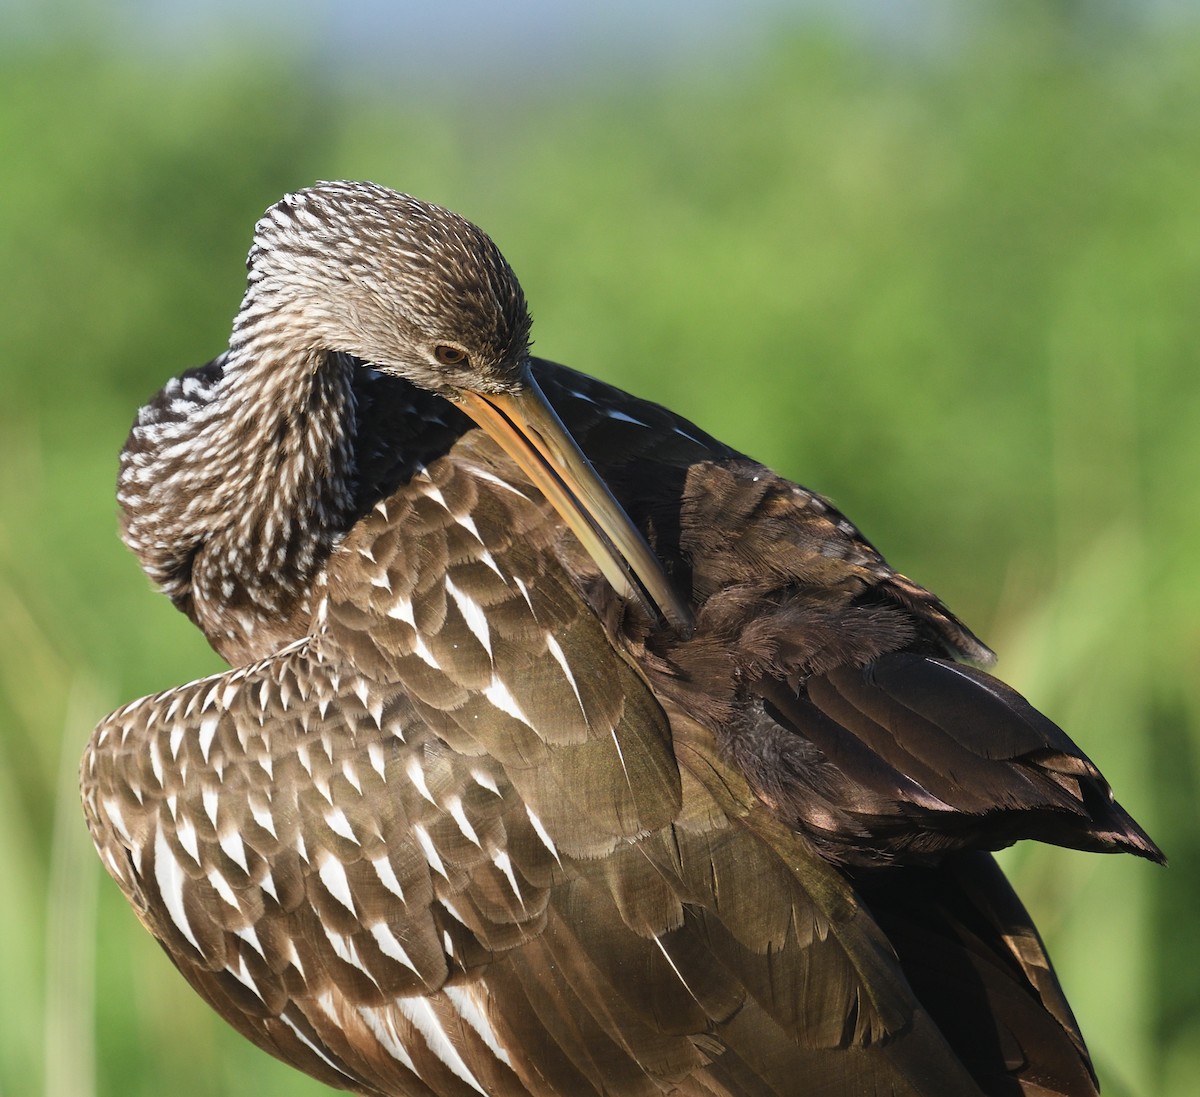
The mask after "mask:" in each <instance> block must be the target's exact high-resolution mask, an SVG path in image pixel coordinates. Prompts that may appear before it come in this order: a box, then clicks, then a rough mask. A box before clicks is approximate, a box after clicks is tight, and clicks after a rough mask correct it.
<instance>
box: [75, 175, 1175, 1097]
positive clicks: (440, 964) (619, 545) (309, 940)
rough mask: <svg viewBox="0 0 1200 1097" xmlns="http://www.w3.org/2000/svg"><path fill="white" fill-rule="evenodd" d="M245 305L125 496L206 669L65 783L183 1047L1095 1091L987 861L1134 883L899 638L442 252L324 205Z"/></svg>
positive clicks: (940, 652)
mask: <svg viewBox="0 0 1200 1097" xmlns="http://www.w3.org/2000/svg"><path fill="white" fill-rule="evenodd" d="M249 271H250V276H249V288H248V290H247V293H246V297H245V300H244V302H243V305H242V309H241V312H240V313H239V315H238V319H237V322H236V324H235V327H234V332H233V337H232V339H231V342H230V347H229V350H228V351H227V352H226V353H225V354H223V355H222V356H221V357H220V358H218V359H216V360H215V361H213V362H212V363H210V364H209V365H207V366H204V367H201V368H200V369H198V370H193V371H190V372H188V373H185V374H184V375H182V376H181V377H180V378H177V379H175V380H173V381H171V382H169V383H168V384H167V386H166V387H165V388H164V389H163V391H162V392H161V393H160V394H159V395H158V397H157V398H156V399H155V400H154V401H153V402H151V403H150V404H149V405H147V407H145V408H143V409H142V412H141V413H140V415H139V417H138V421H137V423H136V424H135V426H134V429H133V431H132V433H131V435H130V438H129V442H128V443H127V445H126V448H125V451H124V453H123V454H122V465H121V476H120V484H119V492H118V497H119V499H120V502H121V506H122V510H123V515H124V518H123V522H124V535H125V539H126V541H127V543H128V544H129V545H130V547H131V548H132V549H133V550H134V551H135V552H136V553H137V555H138V557H139V558H140V560H141V562H142V565H143V567H144V568H145V569H146V571H147V572H148V573H149V574H150V575H151V577H152V578H153V579H154V580H155V581H156V582H157V583H158V584H159V585H160V586H161V588H162V589H163V590H164V591H165V592H166V593H167V594H168V595H169V596H170V597H171V598H172V600H173V601H174V602H175V604H176V605H177V606H178V607H179V608H180V609H181V610H183V611H184V612H185V613H187V614H188V616H190V617H191V618H192V620H193V621H195V622H196V624H197V625H198V626H199V627H200V628H201V629H202V630H203V631H204V633H205V635H206V636H207V637H208V638H209V640H210V641H211V642H212V644H213V646H214V647H215V648H216V649H217V650H218V651H219V652H220V653H221V654H222V655H223V656H225V658H227V659H228V660H229V661H230V662H231V663H232V664H233V665H234V668H235V669H233V670H231V671H229V672H227V673H225V674H221V675H217V676H214V677H212V678H208V679H204V680H202V681H198V682H193V683H191V684H189V685H186V686H181V687H179V688H176V689H172V690H168V691H167V692H165V693H162V694H159V695H157V696H154V697H148V698H143V699H142V700H140V701H136V702H134V703H133V704H131V705H129V706H127V707H125V708H123V709H121V710H119V711H118V712H116V713H113V714H112V715H111V716H110V717H108V719H106V720H105V721H104V722H103V723H101V724H100V725H99V727H98V728H97V729H96V733H95V735H94V737H93V739H92V742H91V744H90V745H89V747H88V751H87V753H86V755H85V757H84V762H83V771H82V780H83V796H84V805H85V810H86V813H87V817H88V823H89V826H90V827H91V830H92V834H93V837H94V839H95V842H96V846H97V849H98V850H99V852H100V855H101V857H102V859H103V861H104V863H105V865H106V867H107V868H108V870H109V872H110V873H111V874H112V875H113V877H114V878H115V879H116V881H117V882H118V884H119V885H120V886H121V888H122V890H123V891H124V892H125V894H126V895H127V897H128V898H129V900H130V902H131V903H132V905H133V906H134V909H135V910H136V911H137V913H138V915H139V917H140V918H141V919H142V921H143V922H144V923H145V925H146V926H147V928H148V929H149V930H150V931H151V932H152V933H153V934H154V935H155V937H157V938H158V940H159V941H160V942H161V944H162V945H163V947H164V948H165V949H166V951H167V953H168V954H169V955H170V956H171V958H172V960H173V961H174V962H175V964H176V965H177V966H178V967H179V969H180V971H181V972H182V973H183V974H184V975H185V977H186V978H187V979H188V980H189V981H190V982H191V983H192V985H193V986H194V987H195V988H196V989H197V990H198V991H199V993H200V994H202V995H203V996H204V997H205V998H206V999H207V1000H208V1001H209V1002H210V1003H211V1004H212V1005H213V1006H214V1007H215V1008H216V1009H217V1010H218V1011H219V1012H220V1013H221V1014H222V1016H224V1017H225V1018H226V1019H227V1020H228V1021H229V1022H230V1023H231V1024H233V1025H234V1026H235V1027H237V1028H238V1029H239V1030H240V1031H241V1032H243V1033H244V1034H245V1035H246V1036H248V1037H249V1038H250V1039H251V1040H253V1041H255V1042H256V1043H257V1044H258V1045H259V1046H261V1047H263V1048H265V1049H266V1050H267V1051H269V1052H271V1053H272V1054H274V1055H276V1056H278V1057H280V1058H281V1059H284V1060H285V1061H287V1062H290V1063H292V1064H293V1065H295V1066H296V1067H298V1068H299V1069H301V1070H304V1071H306V1072H308V1073H309V1074H312V1075H313V1076H315V1077H317V1078H320V1079H322V1080H324V1081H326V1082H328V1083H329V1084H330V1085H333V1086H337V1087H341V1088H344V1089H350V1090H353V1091H355V1092H358V1093H363V1094H388V1095H395V1094H411V1095H431V1094H436V1095H459V1094H471V1093H485V1094H494V1095H496V1097H510V1095H526V1094H535V1095H539V1097H548V1095H551V1094H571V1095H588V1094H596V1095H599V1094H605V1095H611V1097H632V1095H639V1097H641V1095H645V1097H650V1095H658V1094H680V1095H694V1097H699V1095H705V1097H718V1095H720V1097H750V1095H786V1094H798V1093H803V1094H837V1095H849V1094H855V1095H857V1094H864V1095H866V1094H879V1095H882V1094H907V1095H913V1097H918V1095H919V1097H949V1095H951V1094H953V1095H955V1097H959V1095H968V1094H977V1095H978V1094H989V1095H992V1094H995V1095H1002V1094H1029V1095H1034V1094H1037V1095H1048V1094H1060V1095H1078V1094H1089V1093H1094V1092H1095V1082H1094V1078H1093V1076H1092V1073H1091V1067H1090V1064H1089V1062H1088V1058H1087V1053H1086V1051H1085V1049H1084V1046H1083V1042H1082V1039H1081V1037H1080V1036H1079V1033H1078V1030H1077V1027H1076V1025H1075V1022H1074V1019H1073V1017H1072V1016H1071V1012H1070V1009H1069V1007H1068V1006H1067V1004H1066V1002H1065V1000H1064V999H1063V996H1062V994H1061V991H1060V990H1059V987H1058V984H1057V982H1056V980H1055V978H1054V975H1053V973H1052V970H1051V968H1050V965H1049V961H1048V959H1047V957H1046V955H1045V952H1044V950H1043V948H1042V945H1041V942H1040V941H1039V939H1038V937H1037V933H1036V931H1035V930H1034V928H1033V926H1032V925H1031V923H1030V921H1029V919H1028V916H1027V915H1026V914H1025V912H1024V910H1023V909H1022V908H1021V905H1020V903H1019V901H1018V900H1017V898H1016V897H1015V896H1014V895H1013V893H1012V892H1011V890H1010V889H1009V888H1008V885H1007V884H1006V882H1005V881H1004V879H1003V877H1002V876H1001V875H1000V873H999V871H998V869H997V868H996V866H995V864H994V862H993V861H992V859H991V857H990V855H989V854H988V852H987V851H988V850H992V849H996V848H999V847H1001V846H1004V845H1008V844H1010V843H1011V842H1013V841H1016V840H1018V839H1021V838H1035V839H1040V840H1043V841H1049V842H1055V843H1059V844H1063V845H1067V846H1074V847H1078V848H1082V849H1091V850H1099V851H1122V850H1123V851H1129V852H1133V853H1136V854H1139V855H1142V856H1146V857H1149V858H1152V859H1155V860H1159V859H1161V855H1160V854H1159V852H1158V850H1157V849H1156V847H1155V846H1154V845H1153V843H1152V842H1151V841H1150V839H1149V838H1147V837H1146V835H1145V834H1144V833H1143V832H1142V831H1141V830H1140V829H1139V828H1138V827H1137V825H1136V824H1135V823H1134V822H1133V821H1132V820H1131V819H1130V818H1129V816H1128V815H1126V814H1125V813H1124V811H1122V809H1121V808H1120V807H1119V806H1118V805H1117V804H1116V803H1115V802H1114V801H1113V799H1112V794H1111V792H1110V791H1109V788H1108V786H1107V784H1106V783H1105V782H1104V779H1103V778H1102V777H1101V775H1100V774H1099V772H1098V771H1097V770H1096V768H1095V767H1094V766H1093V765H1092V763H1091V762H1090V761H1089V760H1088V759H1087V758H1086V757H1085V756H1084V755H1083V754H1082V752H1081V751H1079V749H1078V748H1077V747H1076V746H1075V745H1074V744H1073V743H1072V742H1071V741H1070V740H1069V739H1068V738H1067V737H1066V736H1065V735H1064V734H1063V733H1062V731H1060V730H1059V729H1058V728H1057V727H1056V726H1055V725H1054V724H1053V723H1051V722H1050V721H1049V720H1047V719H1046V718H1045V717H1044V716H1042V715H1040V714H1039V713H1037V712H1036V711H1035V710H1034V709H1032V708H1031V707H1030V706H1029V705H1028V704H1027V703H1026V702H1025V701H1024V700H1023V699H1022V698H1021V697H1019V696H1018V695H1017V694H1015V693H1014V692H1013V691H1011V690H1010V689H1008V688H1007V687H1006V686H1004V685H1002V684H1001V683H999V682H998V681H996V680H995V679H993V678H991V677H990V676H988V675H987V674H985V673H984V672H982V671H980V670H977V669H974V668H972V667H970V666H966V665H962V664H960V663H958V662H956V660H958V659H963V660H967V661H969V662H974V663H977V664H978V663H984V662H987V661H988V659H989V653H988V652H987V649H986V648H984V647H983V646H982V644H980V643H979V641H978V640H976V639H975V638H974V637H973V636H972V635H971V633H970V632H969V631H967V629H966V628H965V627H964V626H963V625H962V624H961V623H960V622H959V621H958V620H957V619H956V618H955V617H954V616H953V615H952V614H951V613H950V612H949V611H948V610H947V609H946V608H945V607H944V606H943V605H942V604H941V603H940V602H939V601H938V600H937V599H936V598H935V597H934V596H933V595H931V594H929V593H928V592H927V591H925V590H923V589H922V588H920V587H918V586H917V585H916V584H914V583H912V582H911V581H910V580H908V579H906V578H904V577H903V576H901V575H899V574H897V573H895V572H894V571H892V570H891V569H890V568H889V567H888V566H887V564H886V563H885V561H884V560H883V558H882V557H881V556H880V555H879V554H878V553H877V552H876V551H875V549H874V548H872V546H871V545H869V544H868V543H867V542H866V541H865V540H864V539H863V538H862V536H861V535H860V534H859V533H858V531H857V530H856V529H855V528H854V527H853V526H852V525H851V524H850V523H849V522H848V521H846V519H845V518H844V517H843V516H842V515H840V514H839V513H838V512H837V511H836V510H835V509H834V508H833V507H832V506H830V505H829V504H828V503H827V502H825V501H824V500H823V499H821V498H820V497H818V496H816V495H814V494H812V493H811V492H808V491H806V490H804V489H802V488H800V487H797V486H796V485H794V484H791V483H789V482H787V481H785V480H782V479H780V478H779V477H777V476H776V475H774V474H773V473H772V472H770V471H769V470H768V469H766V468H764V467H762V466H761V465H758V464H756V463H754V462H753V461H751V460H749V459H747V458H745V457H743V456H741V455H740V454H737V453H735V452H733V451H732V450H730V449H729V448H728V447H725V446H723V445H721V444H720V443H719V442H717V441H715V440H714V439H712V438H710V437H709V436H708V435H706V434H704V433H703V432H702V431H700V430H699V429H697V428H696V427H695V426H693V425H692V424H690V423H688V422H686V421H684V420H682V419H680V418H679V417H678V416H675V415H673V414H672V413H670V412H668V411H666V410H665V409H662V408H660V407H657V406H654V405H651V404H648V403H646V402H644V401H640V400H637V399H636V398H634V397H632V396H629V395H627V394H625V393H623V392H620V391H618V390H616V389H613V388H611V387H609V386H607V385H603V384H601V383H600V382H597V381H594V380H592V379H590V378H587V377H584V376H582V375H580V374H577V373H574V372H572V371H570V370H568V369H565V368H564V367H562V366H557V365H554V364H552V363H549V362H544V361H541V360H538V359H531V358H529V356H528V349H527V348H528V334H529V317H528V313H527V311H526V307H525V301H524V297H523V295H522V293H521V290H520V287H519V285H518V283H517V281H516V279H515V277H514V276H513V274H512V272H511V270H510V269H509V268H508V266H507V264H506V263H505V262H504V259H503V258H502V257H501V255H500V253H499V252H498V251H497V250H496V248H495V246H494V245H493V244H492V243H491V241H490V240H489V239H488V238H487V237H486V236H485V235H484V234H483V233H482V232H480V231H479V230H478V229H477V228H475V227H474V226H472V225H470V224H469V223H467V222H465V221H463V220H462V219H461V218H458V217H456V216H455V215H454V214H451V213H449V212H447V211H445V210H442V209H439V208H438V207H435V206H431V205H427V204H425V203H422V202H419V201H417V200H415V199H412V198H408V197H405V196H402V195H398V194H395V193H394V192H392V191H389V190H386V189H384V188H382V187H378V186H374V185H371V184H363V183H329V184H320V185H318V186H316V187H313V188H311V189H310V190H307V191H302V192H300V193H298V194H294V195H290V196H288V197H287V198H285V199H284V200H283V201H281V202H280V203H278V204H277V205H276V206H274V207H272V208H271V209H270V210H268V211H267V213H266V215H265V216H264V217H263V219H262V220H261V221H260V222H259V224H258V226H257V230H256V235H255V242H254V247H253V248H252V250H251V253H250V259H249ZM539 385H540V388H541V390H544V392H545V399H546V400H548V402H549V404H550V405H552V406H553V408H554V409H556V411H557V414H558V416H559V417H561V420H562V423H563V424H565V430H564V429H563V428H562V425H561V424H557V423H556V422H555V421H554V419H553V416H552V415H551V414H550V413H548V412H546V411H545V409H544V406H543V405H542V404H540V403H538V401H539V399H540V391H539V388H538V386H539ZM463 411H466V412H467V413H468V415H469V416H470V418H468V416H467V415H463V414H462V412H463ZM471 419H474V420H475V421H476V422H477V423H479V424H481V425H482V426H483V427H484V429H483V430H480V429H476V427H475V426H474V424H473V423H472V421H471ZM572 438H573V439H574V441H572ZM575 442H577V443H578V444H579V446H580V447H582V450H583V451H584V452H586V453H587V455H588V457H589V458H590V459H591V462H592V463H593V464H594V466H595V469H596V471H597V472H598V473H599V478H598V479H597V478H596V476H595V475H594V474H593V473H592V472H591V471H590V470H589V468H588V466H587V464H586V462H584V461H583V460H582V458H581V457H580V456H579V454H578V451H576V450H575V449H574V443H575ZM605 484H607V485H608V487H610V488H611V489H612V491H613V492H614V493H615V495H616V497H617V499H619V501H620V505H618V504H617V503H615V502H612V500H611V498H609V497H608V496H607V489H606V488H605V486H604V485H605ZM626 516H628V517H626ZM637 531H640V534H639V532H637ZM641 535H644V536H645V538H646V541H648V542H649V544H650V545H651V546H652V547H653V555H651V554H650V552H649V551H648V550H647V549H646V543H645V542H643V541H642V538H641Z"/></svg>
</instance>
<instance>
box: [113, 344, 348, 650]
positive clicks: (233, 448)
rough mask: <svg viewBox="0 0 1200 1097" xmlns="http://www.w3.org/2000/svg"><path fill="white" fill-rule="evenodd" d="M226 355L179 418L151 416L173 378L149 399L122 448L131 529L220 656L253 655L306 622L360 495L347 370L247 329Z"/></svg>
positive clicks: (339, 360)
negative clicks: (318, 581)
mask: <svg viewBox="0 0 1200 1097" xmlns="http://www.w3.org/2000/svg"><path fill="white" fill-rule="evenodd" d="M221 364H222V365H223V370H222V372H221V375H220V377H219V378H217V379H216V380H215V381H214V382H213V384H212V385H211V387H210V389H209V391H208V392H207V393H205V394H204V395H205V397H206V398H204V399H197V400H196V401H195V402H194V404H193V405H192V406H190V407H189V408H187V409H186V413H185V414H184V415H183V416H182V417H180V418H178V419H171V418H170V416H169V415H160V416H158V417H156V416H155V415H154V414H152V413H153V410H154V409H155V407H156V405H157V404H161V403H164V402H165V403H166V404H167V405H170V404H171V401H170V399H167V400H165V401H164V397H165V396H166V395H167V393H168V390H169V389H170V387H171V386H168V387H167V389H164V390H163V394H160V396H159V398H158V400H156V401H155V402H153V403H152V404H151V405H148V407H147V408H146V409H143V415H142V416H141V417H139V424H138V426H135V428H134V432H133V434H131V436H130V442H129V443H128V444H127V446H126V452H125V453H124V454H123V455H122V473H121V488H122V492H121V497H122V505H123V507H124V510H125V521H124V533H125V540H126V542H127V543H128V544H129V545H130V547H131V548H133V549H134V551H135V552H136V553H137V554H138V556H139V557H140V559H141V562H142V566H143V568H144V569H145V570H146V571H147V573H148V574H149V575H150V576H151V578H152V579H154V580H155V581H156V582H157V583H158V584H159V586H160V587H161V588H162V589H163V591H164V592H165V593H166V594H168V595H169V596H170V597H171V598H172V600H173V601H174V602H175V604H176V605H177V606H178V607H179V608H180V609H182V610H184V611H185V612H186V613H187V614H188V615H189V616H190V617H191V618H192V619H193V620H194V621H195V622H196V623H197V624H198V625H199V626H200V628H201V629H202V630H203V631H204V633H205V635H206V636H207V637H208V639H209V641H210V642H211V643H212V644H213V646H214V647H216V648H217V650H218V651H219V652H221V654H223V655H226V657H227V658H229V657H231V656H233V657H236V658H245V657H257V656H258V655H259V654H269V652H270V651H271V650H273V649H274V647H275V646H276V645H277V644H279V643H280V642H287V640H288V639H291V638H294V635H295V632H296V629H297V628H298V627H299V628H300V629H301V631H302V630H303V624H304V621H305V620H306V618H307V615H308V614H309V613H310V612H311V608H312V607H311V605H310V600H311V599H310V596H311V592H312V585H313V582H314V579H315V577H316V576H317V575H318V573H319V572H320V570H321V568H322V566H323V564H324V561H325V558H326V557H327V555H328V553H329V551H330V548H331V547H332V545H333V543H334V541H335V539H336V538H337V536H338V535H339V534H340V533H341V532H342V530H344V529H345V526H346V523H347V521H348V519H349V516H350V512H351V510H352V508H353V505H354V472H355V469H354V432H355V407H354V389H353V381H352V375H351V370H352V368H353V367H352V366H351V364H350V363H349V362H348V361H347V360H346V359H345V358H344V357H343V356H341V355H335V354H328V353H325V352H314V351H307V352H300V353H297V352H295V351H294V350H293V351H291V352H289V351H288V350H287V349H286V348H284V347H280V346H276V345H272V344H267V345H265V346H256V345H255V342H254V341H253V340H250V341H247V342H245V343H241V344H240V345H239V344H238V342H237V340H235V341H234V349H233V350H231V351H230V353H229V354H228V355H227V356H226V357H225V358H224V360H223V361H222V363H221ZM160 410H161V409H160ZM147 413H151V414H147ZM143 419H145V420H146V421H145V422H143ZM139 433H140V437H139ZM298 622H299V623H298Z"/></svg>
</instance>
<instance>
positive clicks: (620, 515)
mask: <svg viewBox="0 0 1200 1097" xmlns="http://www.w3.org/2000/svg"><path fill="white" fill-rule="evenodd" d="M459 396H460V400H461V403H460V406H461V407H462V409H463V411H465V412H466V413H467V414H468V415H469V416H470V417H471V418H472V419H474V420H475V422H476V423H478V424H479V425H480V426H481V427H482V428H483V429H484V430H485V431H487V433H488V434H489V435H491V437H492V438H494V439H495V440H496V441H497V442H498V443H499V444H500V445H501V446H503V447H504V450H505V451H506V452H507V453H508V455H509V456H510V457H511V458H512V459H513V460H514V461H516V462H517V464H518V465H520V466H521V468H522V470H523V471H524V472H525V474H526V475H527V476H528V477H529V478H530V480H532V481H533V482H534V484H535V485H537V488H538V490H539V491H541V493H542V494H543V495H544V496H545V497H546V499H547V500H549V502H550V503H551V504H552V505H553V507H554V509H555V510H556V511H558V513H559V515H560V516H561V517H562V520H563V521H564V522H566V523H567V526H568V527H569V528H570V529H571V531H572V532H573V533H574V534H575V536H576V537H578V538H579V541H580V543H581V544H582V545H583V547H584V548H585V549H587V551H588V554H589V555H590V556H591V557H592V559H593V560H595V561H596V564H597V565H598V566H599V568H600V570H601V571H602V572H603V573H604V577H605V578H606V579H607V580H608V581H609V582H610V583H611V584H612V586H613V589H614V590H616V591H617V592H618V593H619V594H622V595H624V596H625V597H627V598H636V599H637V600H638V601H639V602H641V604H642V605H643V606H644V607H645V609H646V610H647V612H649V614H650V615H651V616H652V617H655V618H658V619H659V620H662V621H665V622H667V623H668V624H670V625H673V626H674V627H676V628H678V629H680V630H682V631H684V632H690V631H691V627H692V615H691V612H690V611H689V609H688V607H687V605H686V604H685V603H684V602H683V600H682V599H681V598H680V597H679V595H678V594H677V593H676V591H675V590H674V589H673V588H672V586H671V584H670V582H669V580H668V579H667V576H666V574H665V572H664V571H663V569H662V565H661V564H660V563H659V562H658V559H657V558H656V557H655V555H654V553H653V552H651V551H650V546H649V545H647V544H646V541H645V539H644V538H643V537H642V535H641V533H640V532H639V531H638V529H637V527H636V526H635V525H634V524H633V522H632V521H631V520H630V518H629V516H628V515H627V514H626V513H625V511H624V510H623V509H622V508H621V504H620V503H618V502H617V500H616V499H615V498H613V494H612V492H611V491H609V490H608V488H607V486H606V485H605V483H604V481H603V480H601V479H600V477H599V476H598V475H597V474H596V471H595V469H593V468H592V465H591V462H590V461H588V459H587V458H586V457H585V456H584V454H583V451H582V450H581V449H580V448H579V446H578V445H576V443H575V439H574V438H572V437H571V435H570V433H569V432H568V430H567V428H566V427H565V426H564V425H563V422H562V420H561V419H559V417H558V415H557V414H556V413H555V411H554V409H553V408H552V407H551V406H550V404H549V402H548V401H547V400H546V397H545V395H544V394H543V393H542V390H541V389H540V388H539V387H538V383H537V382H536V381H535V380H534V379H533V375H532V374H531V373H530V372H529V369H528V367H526V369H525V370H524V376H523V383H522V389H521V391H520V392H519V394H517V395H509V394H501V395H497V394H495V393H482V392H473V391H469V390H465V389H464V390H462V391H461V392H460V393H459Z"/></svg>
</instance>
